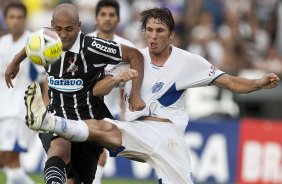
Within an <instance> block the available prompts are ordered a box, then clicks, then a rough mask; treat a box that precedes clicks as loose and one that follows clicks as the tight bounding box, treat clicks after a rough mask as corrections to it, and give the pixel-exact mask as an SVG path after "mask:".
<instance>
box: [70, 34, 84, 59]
mask: <svg viewBox="0 0 282 184" xmlns="http://www.w3.org/2000/svg"><path fill="white" fill-rule="evenodd" d="M80 35H81V31H80V32H79V33H78V35H77V38H76V40H75V42H74V44H73V45H72V47H71V48H70V50H68V51H70V52H73V53H76V54H78V53H79V50H80Z"/></svg>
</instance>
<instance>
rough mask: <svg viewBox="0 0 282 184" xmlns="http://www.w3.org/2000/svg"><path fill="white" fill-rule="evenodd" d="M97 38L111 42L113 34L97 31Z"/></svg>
mask: <svg viewBox="0 0 282 184" xmlns="http://www.w3.org/2000/svg"><path fill="white" fill-rule="evenodd" d="M97 37H99V38H104V39H107V40H113V39H114V33H104V32H101V31H98V32H97Z"/></svg>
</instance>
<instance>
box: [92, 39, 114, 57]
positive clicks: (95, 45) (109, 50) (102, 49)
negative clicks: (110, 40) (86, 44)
mask: <svg viewBox="0 0 282 184" xmlns="http://www.w3.org/2000/svg"><path fill="white" fill-rule="evenodd" d="M91 45H92V46H93V47H96V48H97V49H99V50H101V51H104V52H106V53H111V54H115V53H117V49H115V48H111V47H108V46H105V45H102V44H100V43H97V42H96V41H95V40H94V41H93V42H92V43H91Z"/></svg>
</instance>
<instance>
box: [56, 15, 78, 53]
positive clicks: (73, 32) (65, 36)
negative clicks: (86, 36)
mask: <svg viewBox="0 0 282 184" xmlns="http://www.w3.org/2000/svg"><path fill="white" fill-rule="evenodd" d="M51 24H52V29H53V30H54V31H56V32H57V33H58V35H59V37H60V38H61V40H62V43H63V50H64V51H68V50H69V49H70V48H71V47H72V46H73V44H74V42H75V41H76V38H77V36H78V33H79V31H80V25H81V23H80V21H78V20H76V19H74V18H72V17H56V18H54V19H53V20H52V21H51Z"/></svg>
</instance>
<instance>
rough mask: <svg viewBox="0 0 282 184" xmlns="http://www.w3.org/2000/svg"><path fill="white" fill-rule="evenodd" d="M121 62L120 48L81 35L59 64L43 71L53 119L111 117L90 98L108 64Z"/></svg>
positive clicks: (101, 106)
mask: <svg viewBox="0 0 282 184" xmlns="http://www.w3.org/2000/svg"><path fill="white" fill-rule="evenodd" d="M121 61H122V54H121V48H120V45H119V44H118V43H116V42H113V41H108V40H104V39H101V38H97V37H93V36H86V35H84V34H83V33H80V34H79V35H78V38H77V40H76V42H75V43H74V45H73V46H72V48H71V49H70V50H69V51H68V52H64V53H62V55H61V59H60V61H58V62H56V63H55V64H53V65H49V66H47V67H46V68H45V69H46V71H47V73H48V86H49V110H50V111H51V112H55V115H56V116H60V117H65V118H67V119H74V120H85V119H93V118H95V119H102V118H104V117H111V114H110V112H109V110H108V109H107V107H106V105H105V104H104V102H103V99H102V98H100V97H95V96H93V95H92V89H93V86H94V85H95V83H96V82H97V80H100V79H101V78H102V77H103V76H104V67H105V66H107V64H118V63H119V62H121Z"/></svg>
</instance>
